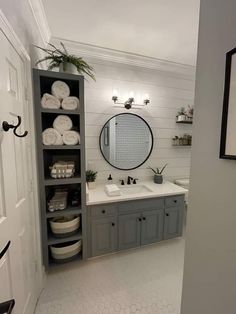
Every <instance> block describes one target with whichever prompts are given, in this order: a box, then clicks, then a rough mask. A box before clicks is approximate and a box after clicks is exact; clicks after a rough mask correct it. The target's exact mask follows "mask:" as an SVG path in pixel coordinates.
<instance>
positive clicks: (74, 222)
mask: <svg viewBox="0 0 236 314" xmlns="http://www.w3.org/2000/svg"><path fill="white" fill-rule="evenodd" d="M49 223H50V227H51V230H52V233H53V234H54V235H55V236H58V237H63V236H69V235H72V234H74V233H75V232H76V231H77V230H78V229H79V226H80V217H79V216H67V217H65V216H62V217H56V218H53V219H50V220H49Z"/></svg>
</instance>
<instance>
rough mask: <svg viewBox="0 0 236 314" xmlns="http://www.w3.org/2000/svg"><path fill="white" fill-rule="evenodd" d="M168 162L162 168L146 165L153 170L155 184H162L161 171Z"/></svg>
mask: <svg viewBox="0 0 236 314" xmlns="http://www.w3.org/2000/svg"><path fill="white" fill-rule="evenodd" d="M167 165H168V164H165V165H164V166H163V167H162V168H158V167H157V168H156V169H154V168H152V167H148V169H151V170H152V171H153V172H154V183H157V184H162V183H163V175H162V173H163V171H164V170H165V168H166V166H167Z"/></svg>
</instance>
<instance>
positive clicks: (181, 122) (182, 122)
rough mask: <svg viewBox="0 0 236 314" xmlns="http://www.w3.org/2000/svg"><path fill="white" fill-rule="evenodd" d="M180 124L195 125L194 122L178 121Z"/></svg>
mask: <svg viewBox="0 0 236 314" xmlns="http://www.w3.org/2000/svg"><path fill="white" fill-rule="evenodd" d="M176 123H178V124H193V121H176Z"/></svg>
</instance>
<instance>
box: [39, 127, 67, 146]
mask: <svg viewBox="0 0 236 314" xmlns="http://www.w3.org/2000/svg"><path fill="white" fill-rule="evenodd" d="M42 136H43V144H44V145H63V141H62V136H61V134H60V133H59V132H57V130H55V129H53V128H48V129H46V130H44V131H43V134H42Z"/></svg>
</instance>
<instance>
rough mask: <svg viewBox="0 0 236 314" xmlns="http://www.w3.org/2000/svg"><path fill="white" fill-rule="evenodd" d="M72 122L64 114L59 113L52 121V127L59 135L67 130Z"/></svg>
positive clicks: (70, 127)
mask: <svg viewBox="0 0 236 314" xmlns="http://www.w3.org/2000/svg"><path fill="white" fill-rule="evenodd" d="M72 126H73V123H72V120H71V118H70V117H68V116H66V115H59V116H57V117H56V119H55V120H54V121H53V127H54V129H56V130H57V131H58V132H59V133H60V134H61V135H62V134H63V132H64V131H69V130H71V129H72Z"/></svg>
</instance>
